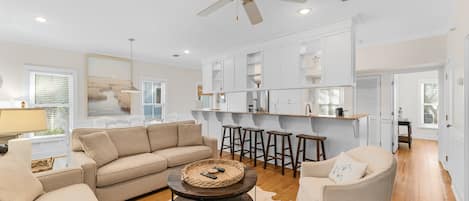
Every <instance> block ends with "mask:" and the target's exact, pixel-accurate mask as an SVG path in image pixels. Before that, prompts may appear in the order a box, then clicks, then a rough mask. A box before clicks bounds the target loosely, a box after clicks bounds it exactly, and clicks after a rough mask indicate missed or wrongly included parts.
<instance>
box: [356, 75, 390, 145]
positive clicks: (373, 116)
mask: <svg viewBox="0 0 469 201" xmlns="http://www.w3.org/2000/svg"><path fill="white" fill-rule="evenodd" d="M356 89H357V108H356V111H357V113H366V114H368V145H374V146H383V144H391V142H390V141H389V140H388V141H387V142H383V140H384V141H386V140H385V139H383V138H382V136H381V77H380V76H359V77H358V78H357V87H356Z"/></svg>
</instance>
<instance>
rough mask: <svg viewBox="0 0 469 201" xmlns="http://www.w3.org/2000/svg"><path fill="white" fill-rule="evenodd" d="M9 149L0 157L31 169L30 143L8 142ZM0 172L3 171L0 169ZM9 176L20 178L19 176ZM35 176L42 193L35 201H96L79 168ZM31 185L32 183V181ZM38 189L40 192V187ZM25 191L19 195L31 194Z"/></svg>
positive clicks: (3, 180) (23, 140) (27, 141)
mask: <svg viewBox="0 0 469 201" xmlns="http://www.w3.org/2000/svg"><path fill="white" fill-rule="evenodd" d="M9 147H10V150H9V151H8V153H7V154H5V155H4V156H0V157H5V158H12V159H13V160H8V159H7V160H5V161H8V162H10V161H15V163H16V164H17V165H20V166H21V167H25V166H27V168H28V169H31V155H32V152H31V142H30V141H29V140H27V139H21V140H10V141H9ZM0 171H3V170H1V169H0ZM10 176H11V177H16V178H22V176H20V175H10ZM35 176H36V178H37V179H39V181H40V183H41V185H42V191H43V192H44V193H43V194H42V195H40V196H39V197H37V199H35V200H36V201H63V200H67V201H98V200H97V198H96V196H95V195H94V193H93V191H91V189H90V188H89V187H88V185H86V184H84V183H83V171H82V169H81V168H65V169H61V170H52V171H46V172H42V173H38V174H36V175H35ZM1 182H8V180H5V178H2V181H1ZM31 183H34V181H32V182H31ZM22 185H23V186H34V185H31V184H26V183H24V181H23V182H22ZM38 187H39V190H40V185H39V186H38ZM26 188H27V187H26ZM3 190H5V189H3ZM29 190H33V189H29V188H28V189H27V190H26V191H29ZM36 190H37V188H36ZM26 191H22V192H20V193H21V194H26V193H28V194H30V193H31V192H26ZM33 191H34V190H33ZM8 193H14V192H8ZM33 194H34V193H33ZM16 195H17V194H16ZM0 197H1V196H0Z"/></svg>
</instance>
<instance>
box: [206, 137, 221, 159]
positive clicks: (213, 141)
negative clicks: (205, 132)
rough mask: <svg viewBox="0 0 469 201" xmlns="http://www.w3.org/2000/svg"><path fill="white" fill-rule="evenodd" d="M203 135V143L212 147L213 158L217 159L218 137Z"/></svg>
mask: <svg viewBox="0 0 469 201" xmlns="http://www.w3.org/2000/svg"><path fill="white" fill-rule="evenodd" d="M202 137H203V143H204V145H206V146H208V147H210V149H212V158H214V159H217V158H219V156H218V142H217V141H218V140H217V139H216V138H211V137H207V136H202Z"/></svg>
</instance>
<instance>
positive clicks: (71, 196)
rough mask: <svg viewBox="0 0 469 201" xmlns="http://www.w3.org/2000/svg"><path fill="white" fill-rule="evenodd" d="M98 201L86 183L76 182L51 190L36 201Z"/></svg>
mask: <svg viewBox="0 0 469 201" xmlns="http://www.w3.org/2000/svg"><path fill="white" fill-rule="evenodd" d="M64 200H67V201H98V199H96V196H95V195H94V193H93V191H91V190H90V188H89V187H88V186H87V185H86V184H75V185H71V186H67V187H64V188H60V189H57V190H55V191H51V192H49V193H46V194H44V195H42V196H41V197H39V198H38V199H37V200H36V201H64Z"/></svg>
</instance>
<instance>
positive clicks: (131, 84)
mask: <svg viewBox="0 0 469 201" xmlns="http://www.w3.org/2000/svg"><path fill="white" fill-rule="evenodd" d="M134 41H135V39H133V38H129V42H130V88H128V89H122V90H121V93H131V94H135V93H140V90H139V89H137V87H135V86H134V82H133V78H134V76H133V73H134V52H133V51H134V48H133V43H134Z"/></svg>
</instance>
